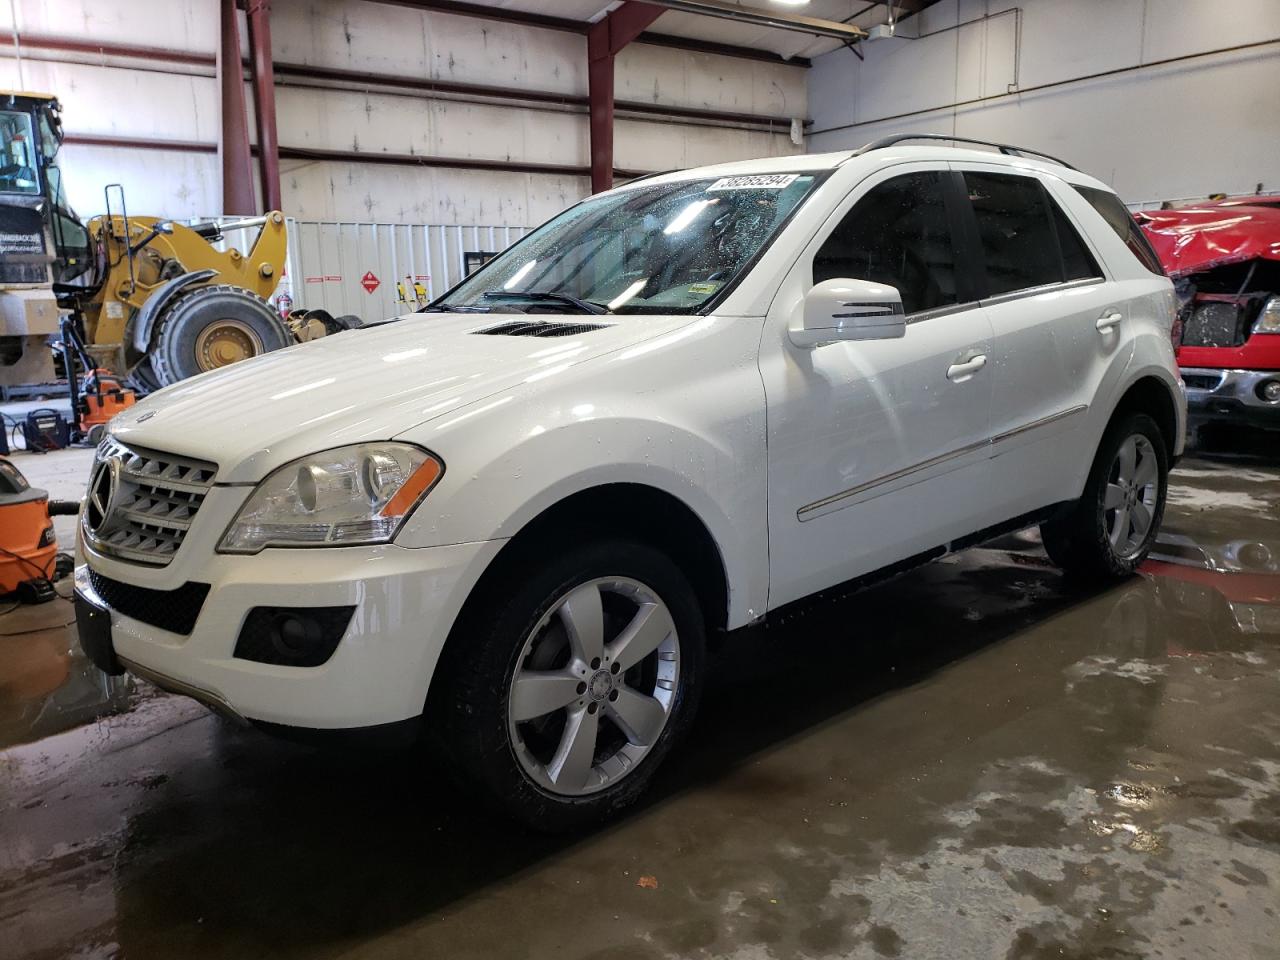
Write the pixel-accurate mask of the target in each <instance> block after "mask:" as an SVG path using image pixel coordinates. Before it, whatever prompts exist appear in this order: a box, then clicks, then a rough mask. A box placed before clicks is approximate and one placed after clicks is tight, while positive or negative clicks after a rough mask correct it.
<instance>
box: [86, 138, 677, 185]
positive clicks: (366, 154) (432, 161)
mask: <svg viewBox="0 0 1280 960" xmlns="http://www.w3.org/2000/svg"><path fill="white" fill-rule="evenodd" d="M65 142H66V143H69V144H71V145H72V146H85V147H116V148H119V149H124V150H163V151H172V152H174V153H217V152H218V145H217V144H216V143H209V142H206V141H201V140H162V139H156V138H153V137H118V136H104V135H100V134H96V133H69V134H67V137H66V141H65ZM252 151H253V153H255V154H256V153H257V152H258V148H257V147H256V146H255V147H253V148H252ZM280 156H281V157H282V158H283V159H285V160H319V161H330V162H336V163H373V164H388V165H391V166H403V167H444V168H448V169H452V170H494V171H499V172H508V173H548V174H556V175H560V176H570V177H588V176H590V175H591V169H590V168H589V167H583V166H575V165H573V164H567V163H533V162H527V163H526V162H521V161H519V160H485V159H482V158H478V157H435V156H427V155H424V154H421V153H383V152H382V151H376V152H375V151H372V150H368V151H364V150H323V149H319V148H316V147H289V146H282V147H280ZM613 172H614V173H615V174H617V175H618V176H620V177H623V178H624V179H631V178H632V177H640V176H644V175H645V174H646V173H652V172H653V171H645V170H616V169H615V170H614V171H613Z"/></svg>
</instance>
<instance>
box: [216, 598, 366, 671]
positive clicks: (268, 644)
mask: <svg viewBox="0 0 1280 960" xmlns="http://www.w3.org/2000/svg"><path fill="white" fill-rule="evenodd" d="M355 609H356V608H355V607H254V608H253V609H252V610H250V611H249V615H248V616H247V617H245V618H244V626H243V627H241V628H240V636H239V637H238V638H236V649H235V654H234V656H235V657H236V658H237V659H240V660H252V661H254V662H255V663H274V664H278V665H279V666H282V667H318V666H320V665H321V664H323V663H325V662H326V661H328V659H329V658H330V657H331V656H333V651H334V650H336V649H337V648H338V643H339V641H340V640H342V635H343V634H344V633H346V632H347V626H348V625H349V624H350V623H351V615H352V614H353V613H355Z"/></svg>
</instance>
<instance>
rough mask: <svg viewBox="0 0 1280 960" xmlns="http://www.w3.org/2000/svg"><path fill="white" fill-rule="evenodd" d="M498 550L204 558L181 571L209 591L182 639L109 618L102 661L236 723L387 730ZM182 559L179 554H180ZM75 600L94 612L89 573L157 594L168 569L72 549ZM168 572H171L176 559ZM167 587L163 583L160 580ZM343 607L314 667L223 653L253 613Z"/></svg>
mask: <svg viewBox="0 0 1280 960" xmlns="http://www.w3.org/2000/svg"><path fill="white" fill-rule="evenodd" d="M502 543H503V541H484V542H477V543H464V544H455V545H451V546H443V547H427V548H421V549H408V548H404V547H397V546H395V545H393V544H392V545H385V546H375V547H340V548H318V549H295V550H286V549H272V550H264V551H262V552H261V553H259V554H257V555H256V556H223V555H220V554H210V555H206V560H205V562H203V563H200V564H198V565H197V564H193V563H192V562H191V560H192V557H191V556H190V554H187V555H186V556H183V557H181V558H180V559H181V560H182V561H186V562H183V563H182V564H181V567H180V571H179V575H181V573H182V572H185V573H189V574H191V575H193V579H194V578H195V577H198V579H199V580H200V581H201V582H203V583H207V584H209V592H208V595H207V597H206V598H205V600H204V602H203V604H201V605H200V610H199V614H198V616H196V617H195V621H194V626H193V627H192V629H191V632H190V634H188V635H182V634H179V633H173V632H170V631H168V630H164V629H161V628H159V627H156V626H153V625H150V624H148V623H144V622H142V621H140V620H137V619H133V618H131V617H129V616H125V615H124V614H123V613H121V612H120V611H118V610H112V611H111V614H110V617H111V629H110V640H111V647H112V652H113V654H114V656H115V657H117V658H118V659H119V662H120V663H121V664H122V665H123V666H124V667H125V669H127V670H130V671H131V672H134V673H136V674H137V675H139V676H141V677H143V678H144V679H148V680H152V681H153V682H155V683H156V684H157V685H158V686H160V687H163V688H165V689H169V690H173V691H175V692H178V693H183V694H186V695H188V696H192V697H195V699H197V700H200V701H201V702H203V703H205V704H206V705H207V706H209V707H211V708H212V709H215V710H218V711H219V712H221V713H224V714H226V715H229V716H232V717H235V718H238V719H239V718H242V719H246V720H255V721H263V722H267V723H275V724H283V725H287V726H292V727H309V728H317V729H347V728H353V727H368V726H374V725H379V724H385V723H393V722H396V721H400V720H406V719H409V718H411V717H416V716H417V715H419V714H420V713H421V712H422V708H423V705H424V703H425V701H426V694H427V688H428V685H429V684H430V680H431V676H432V673H433V672H434V670H435V666H436V662H437V660H438V658H439V655H440V651H441V649H442V648H443V646H444V642H445V639H446V638H447V637H448V634H449V630H450V628H451V627H452V625H453V622H454V620H455V619H456V617H457V615H458V612H459V611H460V610H461V607H462V604H463V602H464V601H465V599H466V597H467V595H468V594H469V593H470V591H471V588H472V587H473V586H474V584H475V583H476V581H477V580H478V579H479V577H480V575H481V573H482V572H483V571H484V569H485V567H486V566H487V565H488V563H489V561H490V560H492V559H493V557H494V556H495V555H496V554H497V552H498V550H499V549H500V548H501V546H502ZM188 546H194V545H192V544H187V545H184V550H183V551H180V553H184V554H186V553H187V551H186V549H185V548H186V547H188ZM78 547H79V550H78V554H79V556H78V559H79V560H80V561H81V564H80V565H78V566H77V570H76V584H77V592H79V593H82V594H83V595H84V596H85V597H86V598H87V599H89V600H91V601H94V602H96V603H98V604H100V605H105V604H103V601H102V598H101V597H100V596H98V595H97V594H96V591H94V590H93V586H92V584H91V582H90V579H89V576H88V570H87V569H86V567H85V565H87V567H90V568H92V569H93V571H95V572H96V573H98V574H100V575H101V576H103V577H108V578H110V579H112V580H115V581H119V582H121V583H126V584H131V585H133V586H140V587H146V588H149V589H164V588H169V589H172V588H173V587H177V586H180V585H181V584H180V583H174V582H172V581H173V580H174V579H175V575H174V572H173V571H171V570H170V569H169V568H163V569H160V570H156V569H148V568H145V567H140V566H139V565H137V564H133V563H126V562H122V561H119V560H115V559H113V558H110V557H106V556H103V555H101V554H97V553H95V552H93V551H92V550H91V549H89V548H88V547H87V546H86V545H85V544H84V543H83V541H81V543H79V544H78ZM173 566H179V560H177V559H175V562H174V564H173ZM166 581H168V582H166ZM343 605H351V606H354V607H355V613H354V614H353V616H352V618H351V622H350V624H349V626H348V627H347V630H346V632H345V633H344V634H343V636H342V639H341V641H340V642H339V643H338V646H337V649H336V650H335V651H334V653H333V655H332V656H331V657H330V658H329V659H328V661H327V662H325V663H324V664H322V665H321V666H318V667H293V666H279V665H273V664H266V663H258V662H254V661H249V660H244V659H239V658H237V657H235V656H233V651H234V649H235V645H236V639H237V637H238V636H239V633H240V629H241V626H242V625H243V623H244V620H245V617H246V615H247V614H248V613H249V611H250V610H251V609H253V608H254V607H258V606H281V607H327V606H343Z"/></svg>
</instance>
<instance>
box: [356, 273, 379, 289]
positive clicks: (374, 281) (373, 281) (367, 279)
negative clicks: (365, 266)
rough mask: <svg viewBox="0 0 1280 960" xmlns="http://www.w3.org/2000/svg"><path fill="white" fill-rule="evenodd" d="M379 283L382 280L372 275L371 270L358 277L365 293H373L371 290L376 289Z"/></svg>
mask: <svg viewBox="0 0 1280 960" xmlns="http://www.w3.org/2000/svg"><path fill="white" fill-rule="evenodd" d="M381 283H382V281H381V280H379V279H378V278H377V277H376V276H374V274H373V271H372V270H370V271H368V272H367V273H365V275H364V276H363V277H361V278H360V286H362V287H364V292H365V293H373V291H375V290H377V289H378V287H379V285H381Z"/></svg>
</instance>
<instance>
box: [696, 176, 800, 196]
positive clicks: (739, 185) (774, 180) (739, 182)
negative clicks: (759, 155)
mask: <svg viewBox="0 0 1280 960" xmlns="http://www.w3.org/2000/svg"><path fill="white" fill-rule="evenodd" d="M798 176H800V174H798V173H758V174H756V175H754V176H750V177H721V178H720V179H719V180H717V181H716V182H715V183H713V184H712V185H711V186H709V187H707V193H713V192H714V191H716V190H781V189H782V188H783V187H788V186H790V185H791V183H792V181H794V180H795V179H796V177H798Z"/></svg>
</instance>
